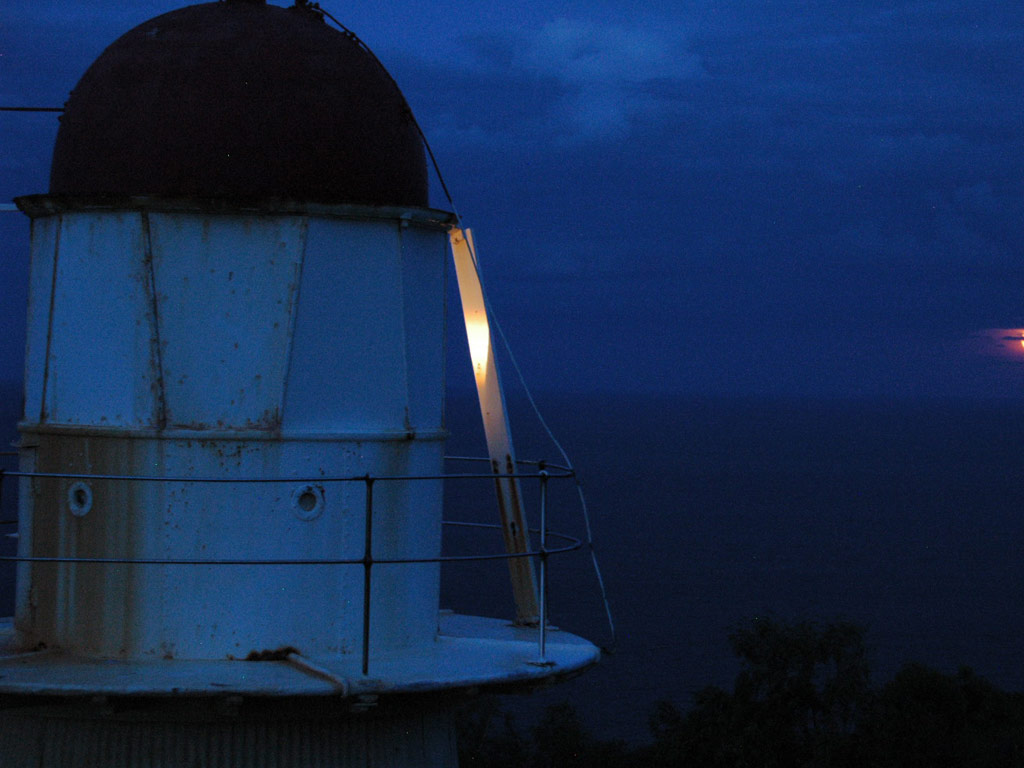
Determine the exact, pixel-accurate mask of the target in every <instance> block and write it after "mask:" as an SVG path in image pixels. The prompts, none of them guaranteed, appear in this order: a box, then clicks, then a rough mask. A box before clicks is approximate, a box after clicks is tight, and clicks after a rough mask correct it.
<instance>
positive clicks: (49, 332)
mask: <svg viewBox="0 0 1024 768" xmlns="http://www.w3.org/2000/svg"><path fill="white" fill-rule="evenodd" d="M63 228H64V217H63V216H58V217H57V231H56V232H55V233H54V236H53V274H52V276H51V277H50V307H49V309H48V310H47V320H46V354H45V355H44V356H43V388H42V392H40V393H39V423H40V424H42V423H43V422H45V421H46V391H47V388H48V386H49V379H50V343H51V341H52V340H53V304H54V298H55V296H56V292H57V262H58V261H59V260H60V232H61V230H62V229H63Z"/></svg>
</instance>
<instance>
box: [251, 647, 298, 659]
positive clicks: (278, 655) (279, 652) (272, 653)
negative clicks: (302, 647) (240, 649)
mask: <svg viewBox="0 0 1024 768" xmlns="http://www.w3.org/2000/svg"><path fill="white" fill-rule="evenodd" d="M293 653H294V654H298V655H301V654H299V649H298V648H295V647H294V646H291V645H284V646H281V647H280V648H274V649H273V650H270V649H265V650H262V651H249V655H248V656H246V657H245V659H244V661H287V660H288V657H289V656H290V655H291V654H293Z"/></svg>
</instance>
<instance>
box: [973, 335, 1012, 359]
mask: <svg viewBox="0 0 1024 768" xmlns="http://www.w3.org/2000/svg"><path fill="white" fill-rule="evenodd" d="M972 342H973V343H972V347H973V348H974V350H975V352H977V353H978V354H981V355H985V356H987V357H999V358H1002V359H1004V360H1007V361H1010V360H1013V361H1015V362H1024V328H985V329H983V330H981V331H979V332H978V333H977V334H976V335H974V336H973V337H972Z"/></svg>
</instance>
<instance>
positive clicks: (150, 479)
mask: <svg viewBox="0 0 1024 768" xmlns="http://www.w3.org/2000/svg"><path fill="white" fill-rule="evenodd" d="M4 476H5V477H34V478H50V479H57V480H124V481H134V482H142V483H159V482H164V483H240V484H249V483H365V482H366V481H367V480H373V481H374V482H381V481H383V482H398V481H402V480H494V479H496V478H518V479H521V480H522V479H530V478H536V479H540V477H541V475H540V473H539V472H538V473H533V472H529V473H526V472H517V473H513V474H501V475H499V474H496V473H492V472H479V473H475V472H466V473H462V472H457V473H453V474H444V475H352V476H349V475H346V476H344V477H189V476H177V477H175V476H171V477H163V476H160V475H95V474H88V473H84V472H23V471H20V470H12V471H9V472H4ZM573 476H574V475H573V473H571V472H566V473H564V474H559V473H556V474H552V475H550V477H553V478H561V479H566V478H570V477H573Z"/></svg>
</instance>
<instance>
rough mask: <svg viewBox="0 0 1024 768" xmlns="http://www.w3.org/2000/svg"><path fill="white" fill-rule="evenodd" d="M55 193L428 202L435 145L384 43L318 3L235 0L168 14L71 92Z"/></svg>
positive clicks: (121, 42)
mask: <svg viewBox="0 0 1024 768" xmlns="http://www.w3.org/2000/svg"><path fill="white" fill-rule="evenodd" d="M50 193H51V194H54V195H75V196H79V195H80V196H117V197H123V196H130V195H159V196H173V197H181V196H187V197H218V198H266V197H275V198H291V199H298V200H311V201H318V202H337V203H362V204H367V205H395V206H425V205H426V204H427V169H426V162H425V160H424V155H423V146H422V144H421V142H420V137H419V133H418V132H417V130H416V127H415V124H414V123H413V120H412V116H411V114H410V113H409V111H408V108H407V106H406V104H405V99H404V98H403V97H402V94H401V93H400V92H399V90H398V88H397V87H396V86H395V84H394V83H393V81H392V80H391V79H390V78H389V77H388V75H387V73H385V72H384V71H383V70H382V69H381V68H380V66H379V65H378V64H377V62H376V61H375V59H374V58H373V56H371V55H370V54H369V53H368V52H367V51H365V50H364V49H363V48H362V47H361V46H360V45H359V44H358V43H357V42H356V41H355V40H353V39H352V38H351V37H349V36H348V35H346V34H344V33H342V32H340V31H338V30H335V29H334V28H333V27H330V26H328V25H327V24H326V23H325V22H324V21H323V20H322V19H321V17H320V16H319V15H318V14H316V13H315V12H313V11H310V10H307V9H304V8H299V7H295V8H281V7H278V6H273V5H264V4H262V3H258V2H251V1H250V2H243V1H241V0H233V1H231V0H229V1H228V2H219V3H205V4H203V5H193V6H189V7H186V8H181V9H179V10H177V11H172V12H171V13H167V14H164V15H162V16H157V17H156V18H154V19H151V20H149V21H147V22H145V23H144V24H140V25H139V26H137V27H136V28H135V29H133V30H131V31H130V32H128V33H127V34H125V35H123V36H122V37H121V38H119V39H118V40H117V41H115V42H114V43H113V44H112V45H111V46H110V47H109V48H107V49H106V50H105V51H104V52H103V53H102V54H101V55H100V57H99V58H98V59H96V61H95V62H94V63H93V65H92V66H91V67H89V70H88V71H87V72H86V73H85V75H84V76H83V77H82V79H81V80H80V81H79V83H78V85H77V86H76V87H75V89H74V90H73V91H72V92H71V96H70V98H69V99H68V102H67V105H66V107H65V111H64V114H63V115H62V117H61V125H60V130H59V132H58V133H57V142H56V145H55V147H54V152H53V167H52V169H51V173H50Z"/></svg>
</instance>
